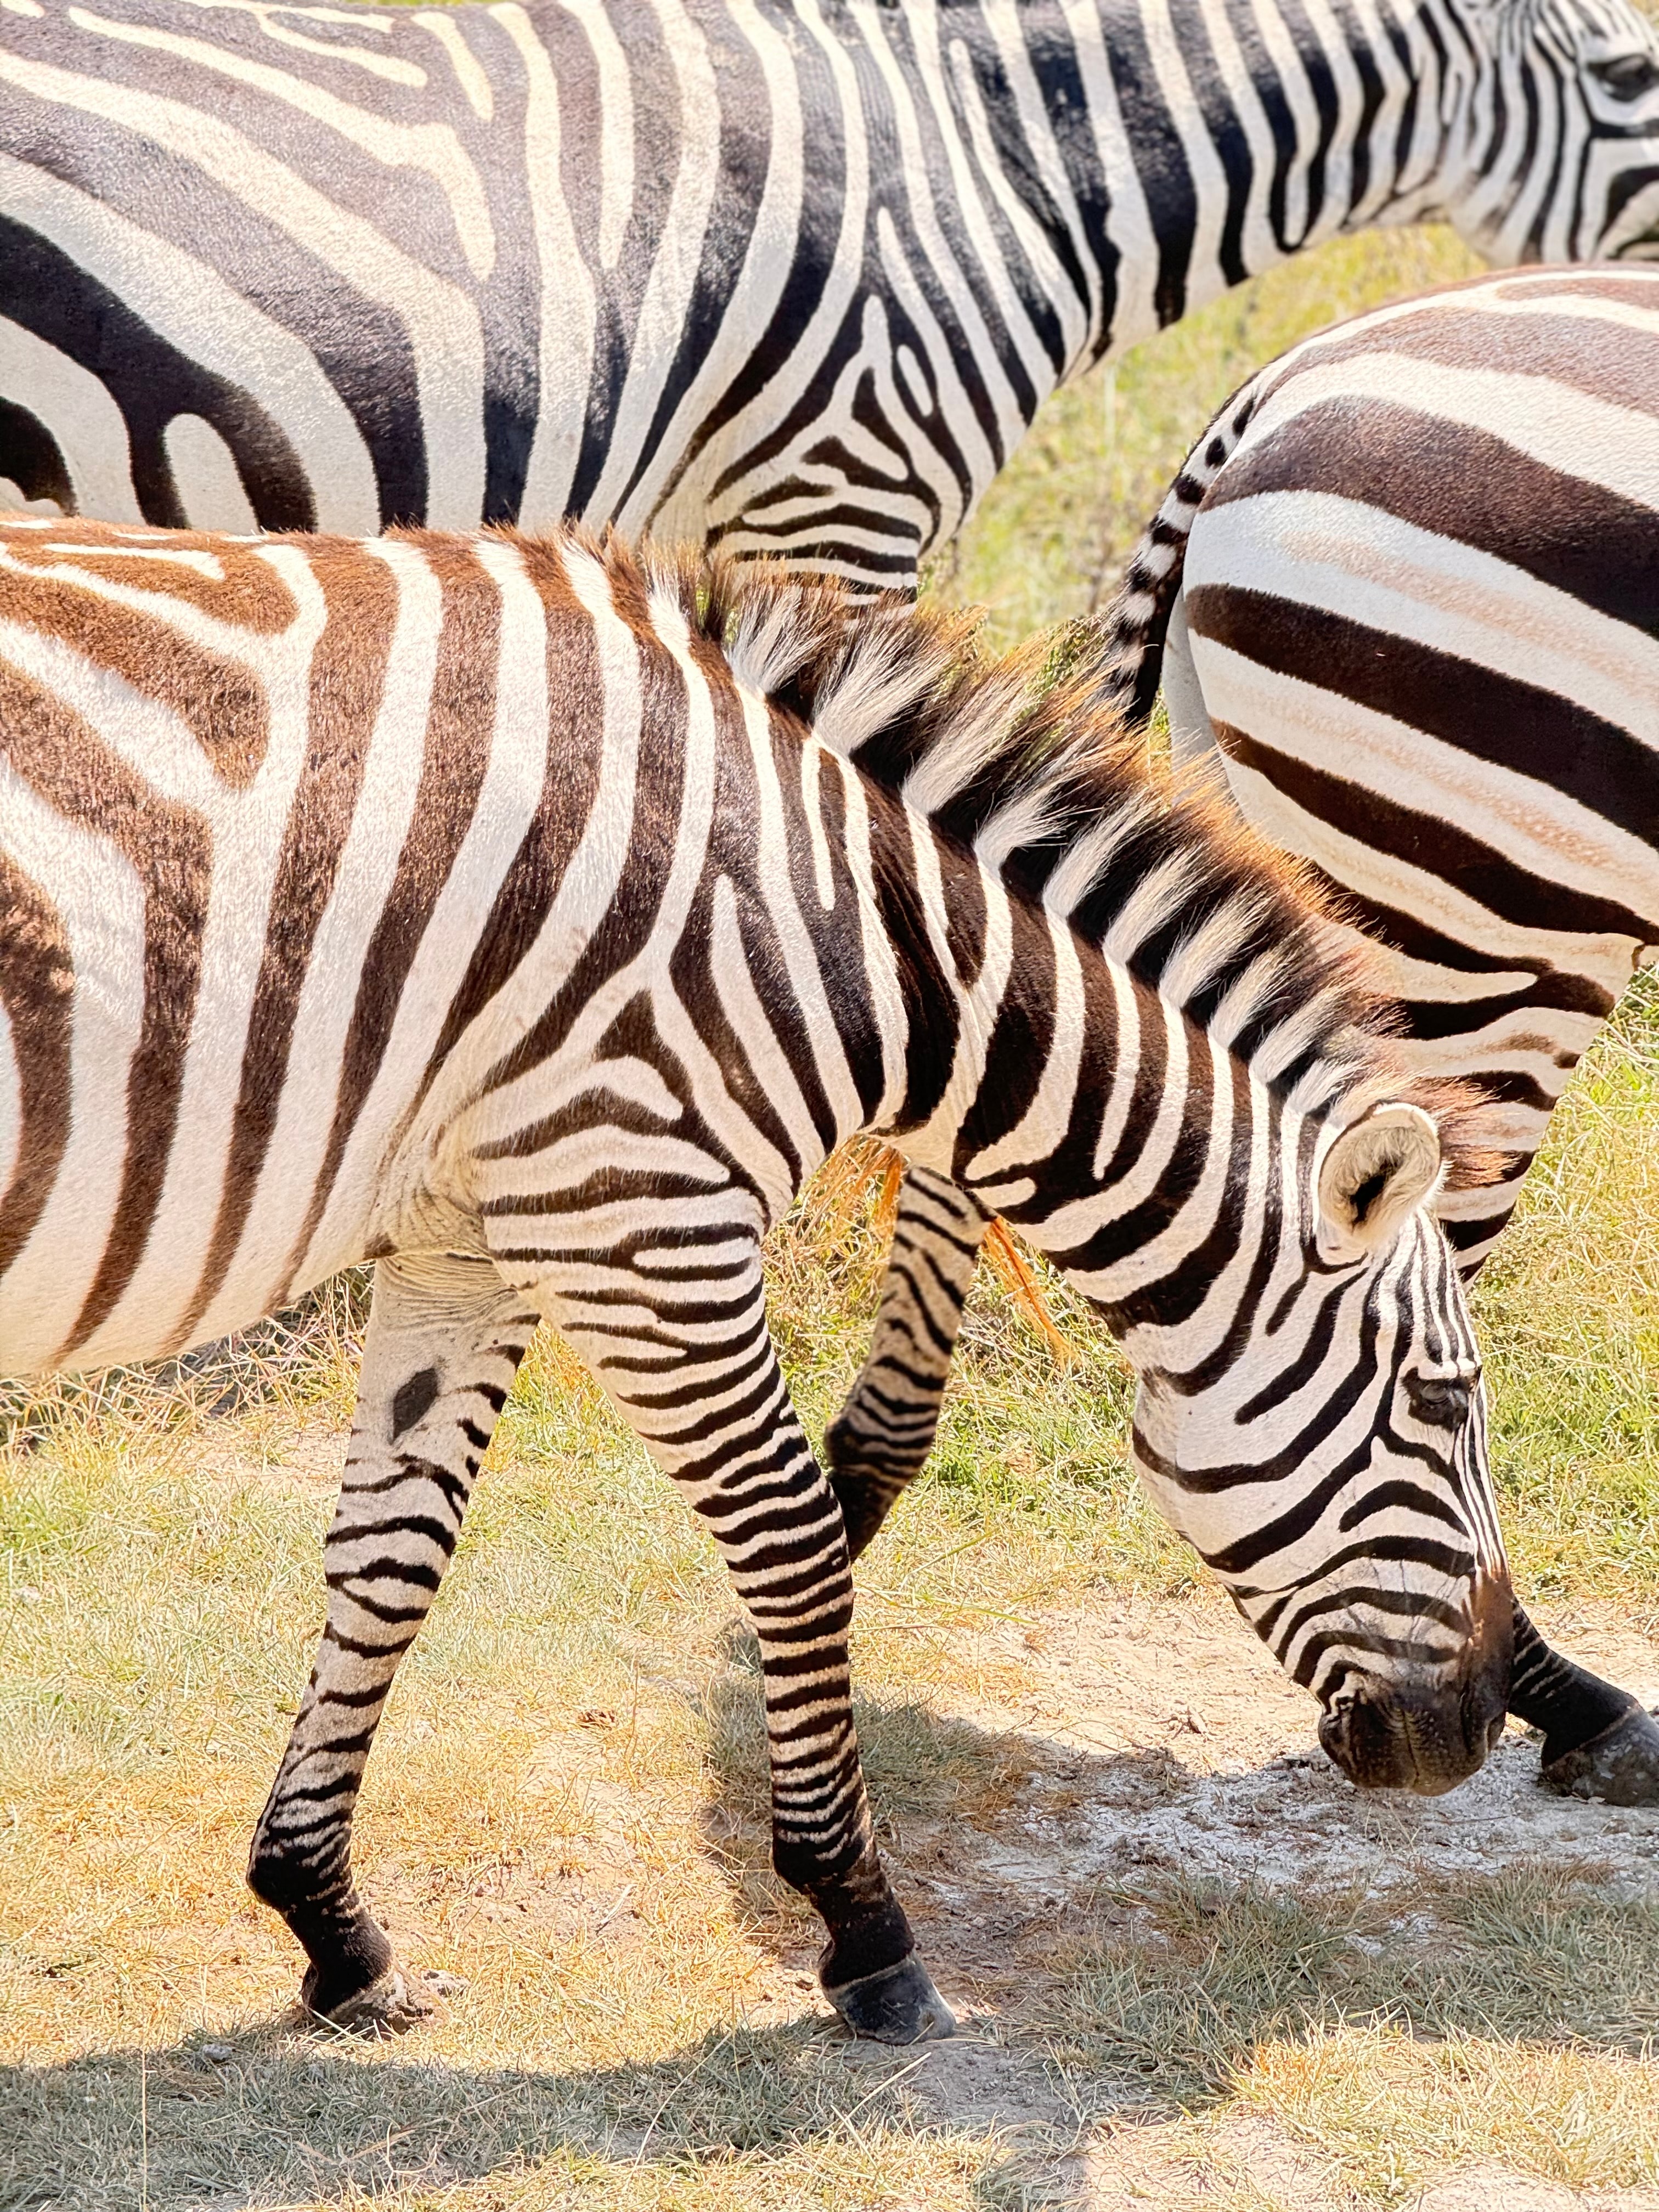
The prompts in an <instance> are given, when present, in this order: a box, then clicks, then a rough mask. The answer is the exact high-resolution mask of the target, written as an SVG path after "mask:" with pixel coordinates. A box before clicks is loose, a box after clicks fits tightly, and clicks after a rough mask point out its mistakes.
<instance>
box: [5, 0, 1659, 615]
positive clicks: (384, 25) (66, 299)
mask: <svg viewBox="0 0 1659 2212" xmlns="http://www.w3.org/2000/svg"><path fill="white" fill-rule="evenodd" d="M1435 216H1449V218H1450V220H1451V221H1452V222H1455V224H1456V225H1457V227H1458V228H1459V230H1460V231H1461V233H1462V235H1463V236H1464V237H1465V238H1466V239H1468V240H1469V241H1470V242H1471V243H1472V244H1473V245H1474V246H1476V247H1477V248H1478V249H1479V250H1480V252H1482V253H1483V254H1485V255H1486V257H1487V258H1489V259H1492V260H1497V261H1506V262H1510V261H1528V260H1531V261H1536V260H1541V259H1553V260H1589V259H1592V258H1607V257H1612V256H1643V255H1646V256H1651V255H1653V254H1654V253H1656V252H1659V40H1656V37H1655V34H1654V32H1653V29H1652V27H1650V25H1649V24H1647V23H1646V22H1645V21H1644V20H1643V18H1642V17H1641V16H1640V15H1638V14H1637V13H1636V12H1635V11H1634V10H1633V9H1632V8H1631V7H1630V6H1629V5H1628V4H1627V0H1352V4H1351V5H1345V6H1344V7H1342V8H1340V9H1322V8H1321V9H1316V8H1300V7H1298V8H1285V7H1281V6H1280V5H1279V0H1240V4H1238V5H1237V6H1235V7H1232V8H1231V9H1222V8H1218V7H1214V6H1206V5H1204V4H1202V0H895V3H894V4H891V5H885V4H881V5H878V4H874V0H830V4H827V5H826V4H823V0H580V4H574V0H573V4H570V5H568V6H566V5H555V4H552V0H528V3H527V4H520V0H505V4H502V5H499V6H497V5H489V6H478V5H475V6H460V7H450V6H445V7H441V8H420V9H387V8H366V7H355V6H351V5H349V4H340V5H331V6H329V7H327V8H321V9H319V8H310V7H303V6H283V5H280V4H272V0H99V4H96V5H94V6H82V5H79V4H76V0H8V5H7V7H6V9H4V10H3V11H0V478H3V479H9V482H10V484H11V486H12V495H11V496H10V498H9V503H11V504H17V503H19V501H38V502H43V503H49V504H50V505H52V506H53V507H57V508H58V509H63V510H71V509H72V510H75V511H78V512H81V513H94V514H98V515H100V516H102V517H104V518H105V519H106V520H116V521H132V522H137V521H140V520H144V521H149V522H151V523H157V524H184V523H191V524H194V525H197V526H208V527H216V528H224V529H230V530H247V529H252V528H254V527H256V526H258V527H263V528H267V529H273V530H284V529H294V528H309V527H321V528H325V529H335V530H348V531H362V532H368V531H373V530H375V529H379V528H380V527H383V526H386V525H387V524H392V523H398V522H403V523H415V522H428V523H431V524H435V525H439V526H445V527H462V528H470V527H471V526H474V525H476V524H477V523H478V522H480V521H485V522H501V521H513V520H519V521H521V522H523V523H525V524H526V525H533V526H547V525H551V524H554V523H556V522H557V521H559V520H561V519H562V517H564V516H566V515H575V516H581V517H585V518H586V520H589V521H590V522H592V523H594V524H596V525H598V524H600V523H603V522H606V521H615V522H617V523H618V524H620V525H621V526H623V528H625V529H627V530H629V531H630V532H639V531H641V530H643V529H645V528H647V527H649V528H650V529H652V530H653V532H655V534H656V535H657V536H658V537H659V538H675V537H684V538H688V539H696V540H700V541H703V542H708V543H712V542H719V543H720V544H724V545H726V546H727V547H728V548H730V549H732V550H735V551H738V552H743V553H766V554H773V555H778V556H786V557H787V558H788V559H789V560H791V561H792V562H794V563H795V564H796V565H798V566H804V567H809V568H823V569H828V570H831V571H833V572H835V573H836V574H841V575H842V576H845V577H848V578H850V579H853V580H855V581H856V582H858V583H860V584H863V585H866V586H867V585H872V584H873V585H879V584H887V585H891V586H913V585H914V583H915V574H916V568H917V563H918V562H919V561H920V560H921V557H922V556H924V555H925V554H926V553H927V551H928V550H929V549H930V548H932V547H933V546H935V545H937V544H941V543H942V542H944V541H945V539H947V538H949V537H950V536H951V534H952V532H954V531H955V530H956V529H957V527H958V526H959V525H960V524H961V522H962V521H963V519H964V517H965V516H966V515H967V513H969V510H970V509H971V507H972V506H973V504H974V502H975V500H976V499H977V498H978V497H979V496H980V495H981V493H982V492H983V491H984V490H985V489H986V487H987V484H988V483H990V482H991V480H992V478H993V477H994V476H995V474H996V472H997V471H998V470H999V469H1000V467H1001V466H1002V465H1003V463H1004V462H1005V461H1006V459H1007V457H1008V455H1009V453H1011V452H1012V449H1013V447H1015V445H1017V444H1018V441H1019V440H1020V438H1021V437H1022V436H1023V435H1024V432H1025V429H1026V428H1027V426H1028V425H1029V424H1030V421H1031V419H1032V417H1033V416H1034V415H1035V413H1036V409H1037V407H1038V405H1039V404H1040V403H1041V402H1042V399H1043V398H1045V397H1046V396H1047V394H1048V392H1051V391H1052V390H1053V389H1054V386H1056V385H1057V384H1059V383H1060V381H1061V380H1063V379H1064V378H1066V377H1067V376H1069V375H1071V374H1074V373H1075V372H1077V371H1079V369H1081V368H1085V367H1087V366H1088V365H1089V364H1090V363H1091V362H1097V361H1099V360H1101V359H1103V357H1105V356H1107V355H1108V354H1109V353H1111V352H1112V351H1114V350H1115V349H1121V347H1123V346H1125V345H1127V344H1131V343H1133V342H1134V341H1135V340H1137V339H1139V338H1140V337H1145V336H1146V335H1147V334H1148V333H1149V332H1151V331H1154V330H1157V329H1158V328H1160V327H1161V326H1163V325H1166V324H1169V323H1170V322H1173V321H1175V320H1176V319H1178V318H1179V317H1180V316H1182V314H1184V313H1187V312H1188V309H1189V308H1192V307H1198V306H1200V305H1202V304H1203V303H1204V302H1205V301H1206V300H1209V299H1212V298H1213V297H1215V296H1216V295H1218V294H1219V293H1220V292H1222V291H1223V290H1225V289H1226V287H1227V286H1228V285H1230V284H1233V283H1237V282H1239V281H1240V280H1241V279H1242V278H1243V277H1245V276H1250V275H1252V274H1255V273H1256V272H1257V271H1259V270H1262V269H1265V268H1267V267H1269V266H1271V265H1272V264H1274V263H1276V262H1278V261H1279V260H1281V259H1283V258H1284V257H1285V255H1287V254H1289V253H1292V252H1297V251H1299V250H1300V249H1301V248H1302V247H1303V246H1310V245H1313V244H1316V243H1317V242H1318V241H1319V240H1323V239H1327V238H1329V237H1332V236H1334V235H1335V234H1337V233H1339V232H1341V231H1353V230H1358V229H1360V228H1365V227H1367V226H1369V225H1371V224H1374V223H1380V222H1390V223H1400V222H1414V221H1419V220H1425V219H1430V218H1432V217H1435ZM42 511H45V506H43V507H42Z"/></svg>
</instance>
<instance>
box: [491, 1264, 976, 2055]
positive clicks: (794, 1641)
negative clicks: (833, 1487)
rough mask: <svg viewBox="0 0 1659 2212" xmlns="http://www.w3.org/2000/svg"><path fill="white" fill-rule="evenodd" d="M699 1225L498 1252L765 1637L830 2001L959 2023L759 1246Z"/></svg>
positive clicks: (854, 2022) (905, 2029)
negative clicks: (823, 1931)
mask: <svg viewBox="0 0 1659 2212" xmlns="http://www.w3.org/2000/svg"><path fill="white" fill-rule="evenodd" d="M491 1226H492V1228H493V1227H494V1223H493V1222H492V1224H491ZM696 1235H697V1232H696V1230H695V1229H690V1228H688V1229H687V1230H685V1231H684V1232H683V1237H684V1241H682V1242H678V1243H675V1244H673V1245H671V1246H668V1245H664V1244H655V1245H653V1247H651V1248H650V1249H636V1250H635V1251H634V1253H633V1254H632V1256H631V1258H629V1259H624V1258H623V1257H622V1256H621V1255H617V1257H616V1258H615V1259H614V1260H613V1261H611V1263H610V1264H608V1265H607V1264H605V1262H603V1261H598V1260H595V1259H594V1258H593V1257H592V1256H591V1255H584V1256H583V1258H582V1260H581V1261H580V1265H579V1267H577V1268H572V1267H568V1266H560V1267H557V1268H556V1270H555V1269H551V1268H548V1269H545V1270H544V1272H543V1273H541V1274H540V1276H539V1279H538V1276H537V1273H536V1272H535V1268H534V1265H533V1262H532V1261H529V1260H528V1259H527V1258H526V1255H524V1254H523V1252H522V1251H521V1250H520V1251H515V1252H513V1253H511V1254H507V1253H504V1254H503V1255H502V1265H503V1268H504V1270H505V1271H506V1272H507V1273H509V1274H510V1275H511V1276H512V1277H513V1279H515V1280H518V1281H520V1282H522V1283H523V1285H524V1287H525V1289H526V1291H527V1292H528V1293H529V1294H530V1295H532V1296H534V1297H537V1299H538V1302H539V1303H541V1304H542V1305H543V1308H544V1311H545V1312H546V1313H547V1315H548V1316H549V1318H550V1319H551V1320H553V1321H555V1322H557V1324H558V1326H559V1327H560V1328H562V1330H563V1331H564V1333H565V1334H566V1336H567V1337H568V1339H569V1340H570V1342H571V1343H572V1344H573V1345H574V1346H576V1348H577V1349H578V1350H579V1351H580V1352H581V1354H582V1356H583V1357H584V1358H586V1360H587V1362H588V1364H589V1365H590V1366H591V1368H592V1370H593V1372H594V1374H595V1375H596V1376H598V1378H599V1381H600V1382H601V1383H603V1384H604V1386H605V1389H606V1390H607V1391H608V1392H609V1394H610V1395H611V1399H612V1401H613V1402H614V1403H615V1404H616V1406H617V1408H618V1409H619V1411H620V1412H621V1413H622V1414H623V1418H624V1419H626V1420H627V1421H628V1423H629V1425H630V1427H632V1429H633V1430H634V1431H635V1434H636V1435H637V1436H638V1437H640V1438H641V1442H642V1443H644V1444H645V1445H646V1447H647V1449H648V1450H649V1451H650V1453H651V1455H652V1456H653V1459H655V1461H656V1462H657V1463H658V1465H659V1467H661V1468H663V1470H664V1471H665V1473H666V1474H669V1475H670V1476H671V1478H672V1479H673V1480H674V1481H675V1482H676V1483H678V1485H679V1486H680V1488H681V1489H682V1491H683V1492H684V1494H685V1497H686V1499H687V1502H688V1503H689V1504H690V1506H691V1508H692V1510H694V1511H695V1512H696V1513H698V1514H700V1515H701V1516H702V1518H703V1519H704V1520H705V1521H706V1522H707V1523H708V1528H709V1530H710V1533H711V1534H713V1536H714V1541H715V1542H716V1543H717V1544H718V1545H719V1547H720V1553H721V1556H722V1557H723V1558H724V1559H725V1561H726V1566H727V1567H728V1569H729V1570H730V1571H731V1575H732V1581H733V1582H734V1583H735V1584H736V1585H737V1589H738V1596H739V1598H740V1599H741V1600H742V1601H743V1605H744V1609H745V1610H746V1612H747V1613H748V1615H749V1618H750V1620H751V1621H752V1623H753V1624H754V1628H755V1632H756V1635H757V1638H758V1639H759V1643H760V1656H761V1670H762V1674H763V1680H764V1685H765V1699H766V1725H767V1737H768V1744H769V1753H770V1758H771V1767H772V1861H773V1864H774V1865H775V1868H776V1869H777V1871H778V1872H779V1874H780V1875H782V1877H783V1879H784V1880H785V1881H787V1882H788V1883H790V1884H791V1886H792V1887H794V1888H796V1889H798V1890H799V1891H800V1892H801V1893H803V1894H804V1895H805V1897H806V1898H808V1899H810V1900H811V1903H812V1905H814V1906H816V1908H817V1911H819V1913H821V1914H822V1916H823V1920H824V1923H825V1924H826V1926H827V1928H828V1929H829V1943H828V1946H827V1947H826V1948H825V1950H824V1952H823V1957H822V1959H821V1960H820V1961H819V1968H818V1972H819V1978H820V1980H821V1981H822V1983H823V1988H824V1990H825V1993H826V1995H827V1996H829V1999H830V2000H831V2002H833V2003H834V2004H835V2006H836V2008H837V2010H838V2011H839V2012H840V2013H841V2014H842V2017H843V2018H844V2019H845V2020H846V2021H847V2022H848V2025H849V2026H850V2027H852V2028H853V2029H854V2033H859V2034H863V2035H870V2036H873V2037H875V2038H877V2039H879V2040H880V2041H883V2042H888V2043H911V2042H915V2041H917V2040H919V2039H921V2038H923V2037H927V2036H936V2035H948V2034H949V2033H951V2029H952V2027H954V2022H953V2021H952V2020H951V2015H950V2012H949V2010H948V2009H947V2008H946V2007H945V2004H944V2003H943V2002H942V2001H941V1999H940V1998H939V1995H938V1993H937V1992H936V1991H935V1990H934V1988H933V1984H932V1982H931V1981H930V1980H929V1978H928V1976H927V1971H926V1969H925V1968H924V1967H923V1966H922V1965H921V1961H920V1960H918V1959H917V1958H916V1957H915V1939H914V1938H913V1936H911V1933H910V1927H909V1923H908V1921H907V1920H906V1918H905V1917H904V1911H903V1908H902V1906H901V1905H900V1904H899V1902H898V1900H897V1899H896V1897H895V1896H894V1894H893V1892H892V1889H891V1887H890V1884H889V1882H888V1880H887V1876H886V1874H885V1872H884V1869H883V1867H882V1864H881V1860H880V1857H879V1856H878V1852H877V1850H876V1846H875V1841H874V1837H873V1834H872V1825H871V1819H870V1808H869V1802H868V1800H867V1798H866V1796H865V1789H864V1776H863V1772H862V1770H861V1768H860V1764H859V1748H858V1738H857V1735H856V1734H855V1733H854V1726H853V1711H852V1678H851V1673H850V1669H849V1666H848V1650H847V1639H848V1629H849V1628H850V1626H851V1624H852V1617H853V1579H852V1571H851V1565H850V1562H849V1561H848V1556H847V1539H846V1535H845V1533H844V1531H843V1529H842V1520H841V1515H840V1513H839V1511H838V1510H836V1500H835V1498H834V1496H833V1494H832V1493H831V1492H830V1489H829V1484H828V1483H827V1482H826V1481H825V1480H824V1478H823V1472H822V1470H821V1469H820V1468H819V1467H818V1464H817V1461H816V1460H815V1459H814V1458H813V1456H812V1451H811V1446H810V1445H809V1444H808V1443H807V1441H806V1437H805V1433H804V1431H802V1429H801V1425H800V1423H799V1419H798V1418H797V1416H796V1413H795V1410H794V1407H793V1405H792V1404H791V1402H790V1400H789V1394H788V1390H787V1386H786V1384H785V1383H784V1379H783V1376H782V1375H781V1372H780V1371H779V1368H778V1364H777V1358H776V1355H775V1352H774V1351H773V1348H772V1340H771V1338H770V1335H769V1333H768V1330H767V1325H766V1311H765V1303H764V1293H763V1285H762V1280H761V1268H760V1254H759V1249H758V1245H757V1243H756V1241H755V1240H754V1238H753V1237H750V1236H749V1235H747V1234H744V1235H742V1236H741V1237H732V1235H730V1234H728V1233H725V1232H724V1231H722V1232H720V1233H719V1234H718V1236H717V1237H716V1241H714V1242H713V1243H709V1242H703V1243H701V1244H699V1243H697V1241H696ZM573 1275H576V1276H578V1277H579V1285H580V1286H579V1287H573V1286H572V1285H571V1282H570V1278H571V1277H572V1276H573ZM560 1278H563V1280H560Z"/></svg>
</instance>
